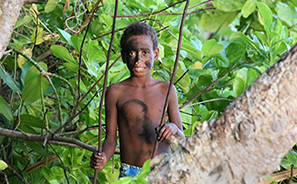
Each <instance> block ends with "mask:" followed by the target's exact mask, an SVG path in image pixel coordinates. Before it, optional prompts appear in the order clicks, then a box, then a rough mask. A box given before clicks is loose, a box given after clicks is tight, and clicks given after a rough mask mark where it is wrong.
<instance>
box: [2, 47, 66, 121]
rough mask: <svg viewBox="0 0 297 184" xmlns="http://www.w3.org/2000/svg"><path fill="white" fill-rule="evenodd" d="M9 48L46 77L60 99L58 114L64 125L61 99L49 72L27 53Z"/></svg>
mask: <svg viewBox="0 0 297 184" xmlns="http://www.w3.org/2000/svg"><path fill="white" fill-rule="evenodd" d="M7 48H9V49H13V50H14V51H15V52H16V53H18V54H20V55H22V56H23V57H24V58H26V59H27V60H28V61H29V62H30V63H32V64H33V65H34V66H35V67H36V68H37V69H38V70H39V72H40V75H42V76H43V77H45V78H46V79H47V80H48V82H49V83H50V84H51V86H52V88H53V90H54V91H55V94H56V96H57V99H58V107H59V113H58V115H59V120H60V121H61V123H62V122H63V121H62V109H61V103H60V98H59V95H58V93H57V91H56V88H55V87H54V85H53V82H52V80H51V79H50V78H49V76H48V75H47V73H48V72H46V71H44V70H43V68H42V67H41V66H40V65H39V64H38V63H37V62H35V61H34V60H33V59H32V58H31V57H30V56H28V55H27V54H26V53H24V52H22V51H20V50H18V49H16V48H14V47H11V46H7Z"/></svg>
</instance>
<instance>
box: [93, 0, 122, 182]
mask: <svg viewBox="0 0 297 184" xmlns="http://www.w3.org/2000/svg"><path fill="white" fill-rule="evenodd" d="M117 11H118V0H115V8H114V15H115V16H114V18H113V23H112V34H111V38H110V43H109V48H108V53H107V61H106V69H105V76H104V83H103V90H102V96H101V100H100V106H99V119H98V121H99V130H98V131H99V135H98V151H99V152H101V151H102V143H101V131H102V108H103V100H104V95H105V91H106V84H107V77H108V68H109V60H110V55H111V49H112V42H113V39H114V32H115V25H116V17H117ZM97 174H98V170H97V169H95V174H94V180H93V183H94V184H96V181H97Z"/></svg>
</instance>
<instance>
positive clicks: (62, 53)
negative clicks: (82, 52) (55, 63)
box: [51, 45, 78, 66]
mask: <svg viewBox="0 0 297 184" xmlns="http://www.w3.org/2000/svg"><path fill="white" fill-rule="evenodd" d="M51 50H52V52H53V54H54V55H55V56H56V57H58V58H60V59H62V60H64V61H66V62H69V63H72V64H75V65H77V66H78V63H77V62H76V61H75V59H74V58H73V56H72V55H71V54H70V53H69V51H68V50H67V49H66V48H65V47H63V46H61V45H53V46H51Z"/></svg>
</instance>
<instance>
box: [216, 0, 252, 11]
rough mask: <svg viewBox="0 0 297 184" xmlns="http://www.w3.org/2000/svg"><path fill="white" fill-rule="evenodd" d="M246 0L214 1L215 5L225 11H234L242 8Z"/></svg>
mask: <svg viewBox="0 0 297 184" xmlns="http://www.w3.org/2000/svg"><path fill="white" fill-rule="evenodd" d="M245 2H246V0H228V1H226V0H215V1H214V2H213V5H214V7H216V8H217V9H218V10H222V11H224V12H234V11H237V10H240V9H241V8H242V7H243V5H244V3H245Z"/></svg>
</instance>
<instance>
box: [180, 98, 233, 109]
mask: <svg viewBox="0 0 297 184" xmlns="http://www.w3.org/2000/svg"><path fill="white" fill-rule="evenodd" d="M218 100H226V101H229V102H232V101H233V100H231V99H228V98H214V99H210V100H205V101H202V102H197V103H192V104H188V105H186V106H185V107H189V106H194V105H199V104H203V103H207V102H213V101H218Z"/></svg>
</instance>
